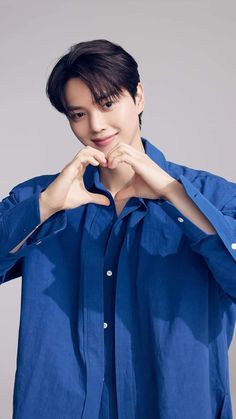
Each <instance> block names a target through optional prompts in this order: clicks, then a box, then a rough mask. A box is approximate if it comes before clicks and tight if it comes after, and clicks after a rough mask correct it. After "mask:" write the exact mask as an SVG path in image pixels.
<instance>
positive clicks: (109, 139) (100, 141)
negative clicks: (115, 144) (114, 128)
mask: <svg viewBox="0 0 236 419" xmlns="http://www.w3.org/2000/svg"><path fill="white" fill-rule="evenodd" d="M117 134H118V132H117V133H116V134H113V135H111V136H110V137H106V138H99V139H94V140H92V141H93V142H94V143H95V144H96V145H97V146H98V147H102V146H104V145H106V144H109V143H110V142H112V141H113V140H114V138H115V137H116V135H117Z"/></svg>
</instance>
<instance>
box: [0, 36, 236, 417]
mask: <svg viewBox="0 0 236 419" xmlns="http://www.w3.org/2000/svg"><path fill="white" fill-rule="evenodd" d="M47 94H48V97H49V99H50V101H51V103H52V105H53V106H55V108H56V109H57V110H58V111H59V112H62V113H64V114H65V115H66V117H67V118H68V121H69V124H70V126H71V129H72V130H73V132H74V134H75V136H76V137H77V138H78V140H79V141H80V142H81V143H82V144H83V146H84V147H83V148H82V149H81V150H80V151H79V152H78V153H77V154H76V155H75V157H74V158H73V160H72V161H70V162H69V163H67V164H66V165H65V167H64V168H63V169H62V170H61V172H59V173H57V174H51V175H41V176H37V177H34V178H32V179H29V180H26V181H24V182H22V183H20V184H18V185H17V186H15V187H14V188H13V189H12V190H11V191H10V193H9V196H7V197H6V198H4V199H3V200H2V201H1V204H0V209H1V247H0V249H1V259H0V268H1V271H0V275H1V282H2V283H4V282H7V281H9V280H12V279H14V278H17V277H19V276H22V300H21V314H20V330H19V342H18V354H17V369H16V377H15V386H14V399H13V407H14V413H13V418H14V419H32V418H33V419H42V418H43V419H52V418H54V417H58V418H63V419H102V418H104V419H108V418H109V419H116V418H119V419H144V418H145V419H190V418H191V419H199V418H201V419H211V418H212V419H213V418H218V419H219V418H225V419H226V418H227V419H230V418H232V406H231V397H230V387H229V371H228V348H229V345H230V343H231V340H232V336H233V331H234V325H235V307H236V306H235V304H236V279H235V278H236V184H235V183H232V182H229V181H227V180H226V179H224V178H222V177H220V176H217V175H215V174H212V173H209V172H206V171H202V170H196V169H192V168H189V167H187V166H182V165H179V164H177V163H173V162H170V161H167V160H166V159H165V157H164V155H163V153H162V152H161V151H160V150H159V149H158V148H156V147H155V146H154V145H153V144H152V143H151V142H149V141H148V140H147V139H145V138H143V137H141V136H140V131H141V116H142V112H143V109H144V88H143V85H142V83H141V82H140V78H139V74H138V66H137V63H136V62H135V60H134V59H133V57H132V56H131V55H130V54H128V53H127V52H126V51H125V50H124V49H123V48H122V47H120V46H119V45H116V44H114V43H111V42H109V41H107V40H104V39H99V40H93V41H88V42H82V43H79V44H76V45H74V46H72V47H71V48H70V51H69V52H68V53H67V54H66V55H64V56H63V57H61V58H60V59H59V61H58V62H57V64H56V65H55V67H54V69H53V70H52V72H51V74H50V77H49V79H48V83H47Z"/></svg>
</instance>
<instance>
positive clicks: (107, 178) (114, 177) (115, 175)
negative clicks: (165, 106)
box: [98, 137, 145, 197]
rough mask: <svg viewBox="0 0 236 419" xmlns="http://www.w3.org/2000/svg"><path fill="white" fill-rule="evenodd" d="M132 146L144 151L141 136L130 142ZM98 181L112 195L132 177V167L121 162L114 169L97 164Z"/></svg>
mask: <svg viewBox="0 0 236 419" xmlns="http://www.w3.org/2000/svg"><path fill="white" fill-rule="evenodd" d="M132 147H134V148H135V149H136V150H138V151H141V152H143V153H145V149H144V147H143V144H142V140H141V138H140V137H139V138H137V139H136V140H134V141H133V142H132ZM98 169H99V173H100V182H101V183H102V184H103V185H104V186H105V188H106V189H107V190H108V191H109V192H110V193H111V194H112V196H113V197H114V195H115V194H116V193H117V192H118V191H120V190H121V189H122V188H124V187H125V186H126V185H127V184H128V183H129V182H130V181H131V179H132V178H133V176H134V174H135V172H134V170H133V169H132V167H131V166H130V165H129V164H127V163H125V162H123V163H120V164H119V165H118V166H117V168H116V169H109V168H107V167H101V166H99V168H98Z"/></svg>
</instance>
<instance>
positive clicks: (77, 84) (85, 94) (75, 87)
mask: <svg viewBox="0 0 236 419" xmlns="http://www.w3.org/2000/svg"><path fill="white" fill-rule="evenodd" d="M128 94H129V92H128V91H127V90H126V89H122V92H121V94H120V95H121V96H127V95H128ZM64 96H65V100H66V104H67V106H68V107H73V106H76V107H77V108H80V107H81V108H82V107H86V106H89V105H95V100H94V97H93V95H92V92H91V90H90V89H89V87H88V86H87V85H86V83H84V82H83V80H81V79H80V78H79V77H74V78H71V79H69V80H68V81H67V82H66V84H65V87H64ZM106 98H107V97H106V96H105V95H102V96H100V98H99V100H100V101H102V100H103V99H106Z"/></svg>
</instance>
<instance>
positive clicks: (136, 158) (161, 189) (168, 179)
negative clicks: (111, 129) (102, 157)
mask: <svg viewBox="0 0 236 419" xmlns="http://www.w3.org/2000/svg"><path fill="white" fill-rule="evenodd" d="M106 159H107V167H108V168H110V169H115V168H117V166H118V165H119V163H123V162H125V163H127V164H129V165H130V166H131V167H132V169H133V170H134V176H133V178H132V179H131V181H130V182H129V184H127V185H126V186H125V187H124V188H123V189H121V190H120V191H118V192H117V193H116V195H115V197H114V199H115V200H117V201H119V200H123V199H127V198H131V197H133V196H136V197H142V198H149V199H157V198H161V197H165V191H166V190H167V189H168V187H169V186H170V184H171V183H173V182H174V183H176V182H177V181H176V179H174V178H173V177H172V176H170V175H169V174H168V173H167V172H166V171H165V170H163V169H162V168H161V167H160V166H158V165H157V164H156V163H155V162H154V161H153V160H152V159H151V158H150V157H149V156H148V155H147V154H146V153H143V152H141V151H138V150H136V149H135V148H134V147H132V146H130V145H129V144H125V143H119V144H118V145H117V146H115V147H114V148H113V149H111V150H110V151H109V152H108V153H107V155H106Z"/></svg>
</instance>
